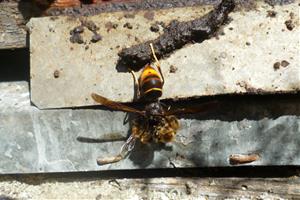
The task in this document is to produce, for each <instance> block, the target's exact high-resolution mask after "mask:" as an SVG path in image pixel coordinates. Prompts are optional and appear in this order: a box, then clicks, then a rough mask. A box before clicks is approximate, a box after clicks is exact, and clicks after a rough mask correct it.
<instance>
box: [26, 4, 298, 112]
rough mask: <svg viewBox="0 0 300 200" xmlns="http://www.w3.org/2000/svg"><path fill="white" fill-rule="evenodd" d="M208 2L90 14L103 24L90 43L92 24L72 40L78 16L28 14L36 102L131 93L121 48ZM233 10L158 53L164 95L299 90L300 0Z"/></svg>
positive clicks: (120, 97) (78, 102)
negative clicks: (199, 36) (198, 38)
mask: <svg viewBox="0 0 300 200" xmlns="http://www.w3.org/2000/svg"><path fill="white" fill-rule="evenodd" d="M210 10H212V7H211V6H198V7H185V8H174V9H164V10H155V11H135V12H128V13H127V14H124V12H115V13H103V14H100V15H97V16H91V17H87V18H85V20H89V21H93V22H94V24H95V25H96V26H97V27H99V30H97V34H98V35H100V36H101V39H100V38H99V37H97V38H98V39H99V41H97V42H95V43H93V42H92V38H93V37H95V31H91V30H90V29H89V28H85V30H84V31H83V33H81V34H80V36H81V37H82V38H81V39H82V43H81V44H78V43H72V42H70V37H71V35H70V31H71V30H74V28H75V27H78V26H80V25H81V22H80V20H81V19H74V18H71V17H46V18H39V19H34V18H33V19H31V21H30V23H29V24H28V26H29V27H30V33H31V35H30V50H31V100H32V102H33V103H34V104H35V105H37V106H38V107H39V108H60V107H77V106H87V105H94V104H95V103H94V102H93V100H92V99H91V97H90V94H91V93H92V92H97V93H99V94H101V95H103V96H106V97H108V98H110V99H113V100H115V101H120V102H129V101H131V100H132V98H133V96H134V91H133V80H132V77H131V75H130V73H122V72H119V71H118V66H116V65H117V62H118V59H119V58H118V52H119V51H120V50H121V49H123V48H127V47H130V46H132V45H136V44H139V43H142V42H146V41H149V40H153V39H155V38H157V37H158V36H159V35H160V34H162V33H163V27H162V26H161V24H168V23H169V22H170V21H171V20H175V19H177V20H180V21H189V20H193V19H195V18H199V17H201V16H204V15H205V14H206V13H208V12H209V11H210ZM230 17H231V18H232V21H231V22H230V23H229V24H227V25H226V26H224V29H223V31H222V32H223V33H222V34H219V35H218V36H216V37H213V38H211V39H209V40H205V41H204V42H202V43H195V44H188V45H185V46H184V47H183V48H181V49H179V50H177V51H175V52H174V53H172V54H171V55H170V56H169V57H168V58H165V59H162V60H161V65H162V69H163V73H164V75H165V79H166V82H165V85H164V93H163V97H162V98H164V99H165V98H188V97H199V96H210V95H218V94H236V93H261V94H264V93H293V92H296V91H299V90H300V78H299V77H300V67H299V63H300V62H299V48H300V44H299V34H300V28H299V13H298V5H297V3H292V4H289V5H282V6H270V5H268V4H265V3H263V2H259V3H258V5H257V7H256V9H255V10H250V11H237V12H234V13H231V14H230ZM157 22H161V23H157ZM154 25H157V26H155V27H154ZM157 29H158V30H157ZM153 30H154V31H153ZM77 39H78V38H77ZM41 44H42V45H41ZM46 61H47V62H46ZM172 69H176V70H172Z"/></svg>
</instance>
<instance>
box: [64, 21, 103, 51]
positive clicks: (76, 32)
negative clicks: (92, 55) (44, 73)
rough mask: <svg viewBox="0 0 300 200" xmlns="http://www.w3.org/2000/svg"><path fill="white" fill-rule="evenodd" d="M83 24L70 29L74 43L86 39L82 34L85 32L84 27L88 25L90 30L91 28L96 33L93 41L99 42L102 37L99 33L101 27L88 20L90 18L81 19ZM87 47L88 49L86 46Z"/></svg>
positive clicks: (82, 41) (71, 39) (71, 40)
mask: <svg viewBox="0 0 300 200" xmlns="http://www.w3.org/2000/svg"><path fill="white" fill-rule="evenodd" d="M80 22H81V25H80V26H77V27H75V28H74V29H72V30H71V31H70V35H71V37H70V42H72V43H78V44H83V43H84V40H83V38H82V36H81V35H80V34H82V33H83V32H84V27H86V28H87V29H88V30H90V31H91V32H92V33H93V34H94V35H93V36H92V38H91V40H90V41H91V42H93V43H95V42H98V41H99V40H101V39H102V37H101V35H99V34H98V33H97V31H98V30H99V27H98V26H97V25H96V24H95V23H94V22H93V21H88V20H82V19H81V20H80ZM85 49H87V48H86V47H85Z"/></svg>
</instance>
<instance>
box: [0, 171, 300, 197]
mask: <svg viewBox="0 0 300 200" xmlns="http://www.w3.org/2000/svg"><path fill="white" fill-rule="evenodd" d="M0 181H1V182H0V193H1V195H2V196H1V195H0V197H2V198H4V197H10V198H18V199H19V198H21V199H23V198H25V199H56V198H59V199H64V198H66V199H81V198H84V199H299V198H300V189H299V188H300V187H299V186H300V179H299V177H291V178H146V179H110V180H99V178H97V179H85V180H81V179H76V178H69V179H65V178H59V179H54V178H41V177H38V176H37V177H36V176H34V175H32V176H28V177H26V178H22V177H19V178H17V179H14V178H12V177H0Z"/></svg>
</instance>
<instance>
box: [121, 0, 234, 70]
mask: <svg viewBox="0 0 300 200" xmlns="http://www.w3.org/2000/svg"><path fill="white" fill-rule="evenodd" d="M234 7H235V2H234V0H223V1H222V2H221V3H220V4H219V5H218V6H217V8H216V9H214V10H213V11H211V12H210V13H208V14H207V15H205V16H204V17H201V18H197V19H195V20H192V21H188V22H179V21H176V20H174V21H172V22H171V23H170V24H169V25H168V26H167V27H166V28H165V29H164V33H163V34H162V35H160V36H159V37H158V38H157V39H155V40H152V41H148V42H145V43H142V44H138V45H135V46H132V47H130V48H126V49H123V50H122V51H121V52H119V54H118V55H119V57H120V59H119V65H121V66H126V67H133V66H134V67H135V68H133V69H134V70H139V69H141V68H142V67H143V66H144V65H145V64H147V63H149V62H150V61H151V51H150V49H149V44H150V43H152V44H153V46H154V49H155V53H156V56H157V57H158V58H162V57H164V56H166V55H168V54H170V53H171V52H173V51H174V50H176V49H180V48H181V47H182V46H184V45H185V44H187V43H191V42H199V43H201V42H203V41H204V40H206V39H208V38H210V37H212V36H213V35H214V34H215V33H216V31H217V30H218V29H219V28H220V26H222V25H223V24H224V23H225V22H227V21H228V14H229V13H230V12H231V11H233V9H234Z"/></svg>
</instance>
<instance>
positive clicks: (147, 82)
mask: <svg viewBox="0 0 300 200" xmlns="http://www.w3.org/2000/svg"><path fill="white" fill-rule="evenodd" d="M150 48H151V51H152V55H153V57H154V59H155V66H153V65H150V64H147V65H146V66H145V67H144V68H143V70H142V73H141V75H140V78H139V80H137V78H136V76H135V74H134V72H133V71H132V70H129V71H130V72H131V74H132V75H133V78H134V82H135V88H136V89H137V91H136V94H137V99H138V100H141V99H143V100H144V101H146V105H145V108H144V109H143V110H138V109H135V108H132V107H129V106H126V105H124V104H121V103H117V102H115V101H111V100H109V99H107V98H105V97H103V96H100V95H98V94H95V93H93V94H92V95H91V96H92V98H93V99H94V100H95V101H96V102H98V103H100V104H102V105H104V106H106V107H108V108H111V109H113V110H119V111H124V112H130V113H135V114H137V117H136V118H135V119H134V120H133V121H132V126H131V135H130V136H129V138H128V139H127V141H126V142H125V144H124V145H123V146H122V148H121V151H120V153H119V154H118V155H116V156H113V157H107V158H100V159H97V163H98V165H104V164H109V163H114V162H118V161H120V160H122V159H124V158H125V157H126V156H128V155H129V153H130V152H131V151H132V149H133V148H134V145H135V142H136V140H137V139H138V140H140V141H141V142H142V143H144V144H147V143H150V142H156V143H168V142H171V141H173V140H174V138H175V135H176V132H177V130H178V129H179V121H178V119H177V117H176V115H179V114H191V113H197V112H203V111H206V110H208V109H211V108H212V107H214V106H215V105H216V102H209V103H206V104H202V106H198V107H197V108H192V109H191V108H181V109H172V110H171V109H170V108H167V107H166V106H165V105H164V104H163V103H161V102H160V100H159V98H160V97H161V96H162V88H163V85H164V76H163V74H162V71H161V67H160V63H159V61H158V59H157V57H156V55H155V51H154V48H153V45H152V44H151V43H150Z"/></svg>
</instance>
